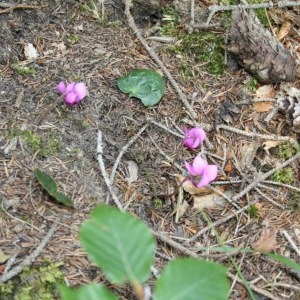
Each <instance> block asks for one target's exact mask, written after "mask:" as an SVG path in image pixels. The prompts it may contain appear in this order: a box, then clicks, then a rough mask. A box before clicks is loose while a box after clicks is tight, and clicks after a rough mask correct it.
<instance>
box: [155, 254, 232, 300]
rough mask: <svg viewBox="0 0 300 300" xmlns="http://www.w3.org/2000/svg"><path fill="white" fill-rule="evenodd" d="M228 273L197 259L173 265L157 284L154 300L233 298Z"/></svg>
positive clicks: (219, 267) (189, 259) (217, 299)
mask: <svg viewBox="0 0 300 300" xmlns="http://www.w3.org/2000/svg"><path fill="white" fill-rule="evenodd" d="M226 273H227V269H226V268H225V267H224V266H222V265H220V264H217V263H214V262H209V261H204V260H197V259H195V258H183V259H176V260H174V261H172V262H170V263H169V264H168V265H167V267H166V268H165V270H164V271H163V272H162V274H161V276H160V277H159V279H158V280H157V283H156V290H155V292H154V297H153V300H166V299H172V300H202V299H203V300H208V299H214V300H224V299H227V297H228V294H229V282H228V280H227V277H226Z"/></svg>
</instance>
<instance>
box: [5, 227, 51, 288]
mask: <svg viewBox="0 0 300 300" xmlns="http://www.w3.org/2000/svg"><path fill="white" fill-rule="evenodd" d="M56 228H57V224H56V223H53V224H52V226H51V228H50V230H49V231H48V233H47V234H46V236H45V237H44V239H43V240H42V241H41V243H40V244H39V246H38V247H37V248H36V249H35V250H34V251H33V252H32V253H31V254H29V255H28V256H26V258H25V259H24V260H23V261H22V262H21V263H20V264H19V265H18V266H16V267H14V268H13V269H11V270H10V271H8V272H7V273H5V274H4V275H2V276H1V277H0V283H4V282H6V281H8V280H10V279H11V278H12V277H14V276H16V275H18V274H19V273H21V272H22V271H23V269H24V268H25V267H27V266H30V265H31V264H32V263H33V262H34V260H35V259H36V258H37V257H38V256H39V255H40V253H41V252H42V251H43V249H44V248H45V246H46V245H47V243H48V242H49V241H50V239H51V237H52V236H53V234H54V232H55V230H56Z"/></svg>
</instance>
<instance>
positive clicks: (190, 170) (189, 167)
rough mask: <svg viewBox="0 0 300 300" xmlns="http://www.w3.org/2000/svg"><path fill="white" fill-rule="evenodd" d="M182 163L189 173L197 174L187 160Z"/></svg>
mask: <svg viewBox="0 0 300 300" xmlns="http://www.w3.org/2000/svg"><path fill="white" fill-rule="evenodd" d="M184 165H185V167H186V169H187V171H188V173H189V174H190V175H197V174H195V172H194V169H193V167H192V165H191V164H189V163H188V162H186V161H185V162H184Z"/></svg>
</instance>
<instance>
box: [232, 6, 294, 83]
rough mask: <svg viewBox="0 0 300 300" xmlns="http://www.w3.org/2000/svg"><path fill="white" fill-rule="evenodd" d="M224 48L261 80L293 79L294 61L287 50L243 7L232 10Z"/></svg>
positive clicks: (274, 81) (269, 81)
mask: <svg viewBox="0 0 300 300" xmlns="http://www.w3.org/2000/svg"><path fill="white" fill-rule="evenodd" d="M227 49H228V51H229V52H231V53H232V54H233V55H234V56H235V57H236V59H237V60H238V63H239V64H240V65H241V66H242V67H244V68H245V69H246V70H247V71H248V72H250V73H251V74H252V75H253V76H255V77H257V78H258V79H259V80H260V81H261V82H265V83H279V82H282V81H294V80H295V78H296V73H297V64H296V61H295V59H294V58H293V56H292V55H291V54H290V52H289V51H288V50H287V49H285V48H284V46H283V45H282V44H280V43H279V42H278V40H277V39H276V38H275V37H274V36H272V34H271V33H270V32H269V31H268V30H266V29H264V28H263V26H262V25H261V23H260V22H259V20H258V19H257V17H256V16H255V15H254V14H251V13H247V12H246V11H245V10H244V9H240V8H238V9H235V10H234V11H233V12H232V25H231V29H230V33H229V44H228V46H227Z"/></svg>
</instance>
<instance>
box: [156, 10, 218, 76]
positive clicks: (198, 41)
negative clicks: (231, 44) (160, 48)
mask: <svg viewBox="0 0 300 300" xmlns="http://www.w3.org/2000/svg"><path fill="white" fill-rule="evenodd" d="M178 25H179V15H178V12H177V11H176V10H175V9H174V8H170V7H168V8H166V9H165V10H164V17H163V25H162V27H161V28H160V34H161V35H162V36H173V37H176V39H177V42H176V45H173V46H168V47H167V48H166V49H165V52H166V53H169V54H173V55H175V56H177V57H180V62H179V70H180V73H181V75H182V77H183V78H184V80H185V81H188V80H190V79H192V78H193V77H196V76H198V75H199V72H200V70H197V68H196V67H193V66H195V65H197V64H202V63H205V67H204V68H206V70H207V71H208V72H209V73H211V74H214V75H220V74H222V73H223V71H224V50H223V48H222V45H223V37H222V36H221V35H217V34H215V33H212V32H203V31H201V32H199V33H192V34H189V33H187V32H185V31H184V30H183V29H181V27H180V26H178Z"/></svg>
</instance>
